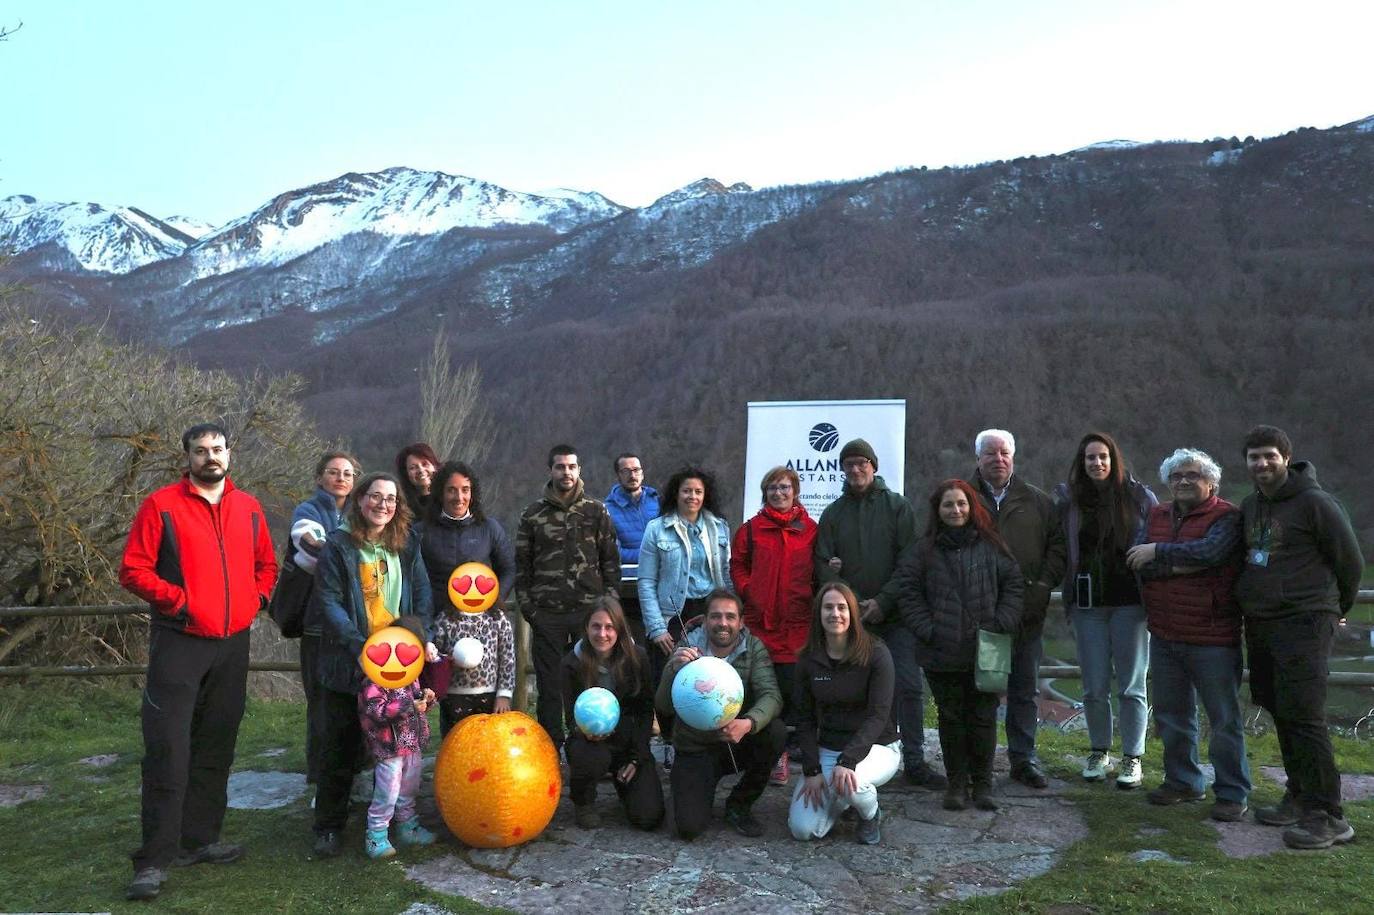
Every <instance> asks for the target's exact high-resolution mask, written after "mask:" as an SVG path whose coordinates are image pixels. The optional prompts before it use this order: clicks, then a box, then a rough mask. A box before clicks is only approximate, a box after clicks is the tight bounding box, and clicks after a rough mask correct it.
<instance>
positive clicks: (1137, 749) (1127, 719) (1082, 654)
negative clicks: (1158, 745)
mask: <svg viewBox="0 0 1374 915" xmlns="http://www.w3.org/2000/svg"><path fill="white" fill-rule="evenodd" d="M1072 619H1073V634H1074V640H1075V641H1076V642H1077V643H1078V666H1079V667H1080V668H1082V670H1083V713H1084V715H1085V717H1087V719H1088V739H1089V740H1090V741H1091V742H1092V748H1093V749H1094V750H1110V749H1111V747H1112V703H1111V699H1110V689H1111V683H1112V672H1113V670H1115V672H1116V685H1117V690H1118V692H1117V694H1116V696H1117V704H1118V706H1119V707H1120V712H1121V755H1123V756H1141V755H1143V754H1144V753H1145V728H1146V726H1147V724H1148V723H1149V717H1150V708H1149V705H1148V704H1147V703H1146V702H1145V674H1146V673H1147V672H1148V671H1149V668H1150V633H1149V630H1147V629H1146V628H1145V608H1144V607H1140V606H1135V607H1094V608H1093V609H1091V610H1083V609H1081V608H1080V609H1075V610H1074V611H1073V617H1072Z"/></svg>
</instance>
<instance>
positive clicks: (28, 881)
mask: <svg viewBox="0 0 1374 915" xmlns="http://www.w3.org/2000/svg"><path fill="white" fill-rule="evenodd" d="M42 686H43V688H42V689H40V688H39V687H38V686H35V685H29V686H24V687H21V686H14V685H9V686H2V687H0V784H5V785H24V784H42V785H46V786H47V788H48V793H47V795H46V796H45V797H43V798H42V799H40V800H37V801H32V802H29V803H25V804H21V805H19V806H17V807H8V808H0V834H3V835H4V837H5V838H4V844H3V853H2V854H0V910H3V911H166V912H197V913H200V912H207V911H226V912H234V913H255V912H302V913H307V912H331V913H333V912H366V913H369V915H389V913H396V912H400V911H402V910H404V909H405V908H406V907H407V906H409V905H411V904H412V903H415V902H429V903H433V904H436V905H438V906H442V907H443V908H445V909H448V910H449V911H452V912H460V913H462V912H481V911H490V910H487V909H484V908H482V907H480V906H476V905H474V904H472V903H468V902H466V901H464V900H460V899H458V898H455V897H451V896H445V895H442V894H438V893H432V892H429V891H427V890H425V889H424V888H423V887H421V886H420V885H418V884H416V883H412V882H410V881H408V880H407V879H406V878H405V875H404V872H403V866H404V865H403V863H401V862H413V861H417V860H422V859H425V858H428V857H431V856H437V855H443V854H446V853H447V851H448V849H446V848H445V847H443V846H440V847H437V848H434V849H424V850H414V849H409V850H405V851H403V852H402V854H401V857H400V859H399V860H397V859H393V860H392V861H391V862H386V863H372V862H367V861H366V860H365V859H363V858H362V856H361V852H360V850H358V849H352V848H350V849H346V851H345V854H344V855H342V856H341V857H340V858H338V859H336V860H333V861H312V860H309V859H308V857H307V856H308V852H309V846H310V841H311V837H310V811H309V809H308V808H307V807H306V804H305V802H304V801H299V802H297V803H295V804H292V805H290V806H287V807H284V808H280V809H277V810H230V811H229V814H228V819H227V823H226V828H225V836H226V838H228V839H231V840H233V841H238V842H242V843H243V844H245V845H246V846H247V847H248V850H249V854H248V856H247V857H246V858H245V859H244V860H243V861H241V862H239V863H237V864H234V865H229V866H219V867H217V866H214V865H200V866H198V867H195V868H192V869H189V870H184V871H182V870H176V871H172V873H171V878H170V880H169V881H168V883H167V885H166V887H165V892H164V895H163V896H162V897H161V898H159V899H158V900H156V901H154V902H153V903H151V904H147V903H138V904H135V903H127V902H125V901H124V898H123V893H124V888H125V885H126V884H127V882H128V880H129V878H130V875H131V874H130V867H129V859H128V854H129V852H130V851H131V850H132V849H133V848H134V847H135V846H136V845H137V843H138V835H139V827H138V783H139V757H140V754H141V741H140V737H139V731H138V693H137V692H136V691H135V690H132V689H130V688H129V687H128V686H127V685H120V686H87V685H80V684H70V683H55V682H54V681H48V682H46V683H44V684H43V685H42ZM59 690H60V692H59ZM302 716H303V710H302V707H301V706H299V705H296V704H292V703H286V702H271V701H254V702H251V703H250V706H249V710H248V714H247V716H246V717H245V719H244V723H243V728H242V731H241V733H240V737H239V745H238V746H239V751H238V759H237V762H236V768H237V769H258V770H264V769H277V770H282V771H294V772H300V771H303V766H304V759H303V755H302V751H301V733H302V730H303V720H302ZM931 724H932V726H933V717H932V718H931ZM1084 740H1085V738H1084V735H1082V734H1060V733H1058V732H1057V731H1054V730H1046V731H1042V740H1041V753H1042V756H1043V758H1044V760H1045V762H1046V764H1047V765H1048V766H1049V768H1050V769H1051V770H1052V771H1054V773H1055V774H1056V775H1059V776H1060V777H1062V778H1066V779H1068V780H1069V781H1070V784H1071V786H1072V787H1071V788H1070V791H1069V794H1068V799H1070V800H1072V801H1073V802H1075V803H1076V804H1077V805H1078V807H1079V809H1080V810H1081V811H1082V812H1083V815H1084V817H1085V819H1086V821H1087V822H1088V824H1089V827H1090V829H1091V835H1090V837H1089V838H1088V839H1087V840H1086V841H1083V842H1079V843H1078V844H1077V845H1075V846H1073V847H1071V848H1070V849H1069V850H1068V851H1067V853H1066V855H1065V857H1064V860H1063V861H1062V862H1061V864H1060V865H1059V866H1057V867H1056V868H1055V869H1054V870H1052V871H1051V872H1050V873H1048V874H1046V875H1045V876H1042V877H1038V878H1035V879H1033V880H1030V881H1028V882H1026V883H1024V884H1021V885H1020V886H1019V887H1018V888H1017V889H1015V890H1013V891H1011V892H1009V893H1006V894H1004V895H1002V896H997V897H991V898H982V899H975V900H970V901H967V902H963V903H957V904H953V905H950V906H948V907H947V908H946V909H945V911H949V912H956V913H964V912H968V913H1013V912H1046V913H1051V912H1052V913H1056V915H1070V913H1088V912H1093V913H1099V912H1100V913H1108V912H1168V913H1171V915H1177V913H1192V912H1197V913H1254V912H1265V913H1269V912H1276V913H1277V912H1309V911H1313V912H1316V911H1319V912H1323V913H1330V912H1369V911H1374V902H1371V900H1374V801H1362V802H1359V803H1354V804H1350V805H1349V806H1348V807H1347V812H1348V816H1349V819H1350V821H1351V822H1352V823H1353V824H1354V826H1355V829H1356V831H1357V833H1358V834H1359V840H1358V841H1357V842H1355V843H1354V844H1351V845H1347V846H1344V847H1342V848H1339V849H1337V850H1335V851H1332V852H1312V853H1282V854H1278V855H1273V856H1269V857H1264V858H1256V859H1250V860H1231V859H1229V858H1227V857H1226V856H1224V855H1223V854H1222V853H1221V852H1220V851H1219V850H1218V849H1217V845H1216V839H1217V836H1216V832H1215V831H1214V830H1213V829H1212V827H1211V826H1209V825H1208V823H1207V821H1206V820H1205V816H1206V805H1188V806H1186V807H1183V808H1153V807H1150V806H1149V805H1148V804H1147V803H1145V799H1144V796H1143V792H1135V793H1131V794H1126V793H1123V792H1119V791H1117V790H1115V789H1114V788H1110V787H1102V786H1087V785H1083V784H1082V783H1081V782H1078V781H1077V776H1076V767H1075V766H1074V765H1073V764H1072V763H1070V762H1068V761H1067V760H1065V757H1066V756H1067V755H1070V754H1080V755H1081V754H1082V753H1084V752H1085V751H1086V745H1085V743H1084ZM1336 745H1337V754H1338V759H1339V762H1340V765H1341V768H1342V771H1344V772H1351V773H1354V772H1359V773H1374V742H1370V741H1355V740H1350V739H1346V738H1337V740H1336ZM274 748H286V750H287V752H286V753H285V754H283V755H279V756H270V757H265V756H262V755H261V754H262V753H263V751H265V750H269V749H274ZM1249 750H1250V756H1251V763H1252V766H1253V767H1255V769H1256V770H1258V767H1259V766H1261V765H1276V764H1278V760H1279V755H1278V747H1277V743H1276V741H1275V738H1274V736H1273V735H1272V734H1265V735H1261V736H1258V737H1255V738H1254V739H1253V740H1252V741H1251V743H1250V745H1249ZM1159 752H1160V751H1159V744H1158V741H1155V740H1151V742H1150V744H1149V753H1148V755H1147V757H1146V760H1145V767H1146V780H1147V784H1148V785H1153V784H1156V783H1157V781H1158V776H1159V772H1160V759H1159ZM107 753H117V754H119V756H120V758H119V761H118V762H116V763H115V764H114V765H112V766H110V767H108V768H104V769H95V768H91V767H88V766H85V765H82V764H80V763H79V762H78V760H80V759H82V758H84V757H89V756H94V755H98V754H107ZM1256 775H1257V777H1256V781H1257V783H1258V785H1257V790H1256V794H1255V797H1254V801H1255V802H1256V803H1261V804H1262V803H1270V802H1272V801H1274V800H1276V799H1277V798H1278V796H1279V791H1278V790H1277V789H1276V788H1275V787H1274V786H1273V785H1272V784H1271V783H1269V782H1268V781H1267V780H1265V779H1263V778H1262V777H1258V772H1257V773H1256ZM1142 827H1157V828H1159V829H1161V830H1164V832H1162V833H1160V834H1158V835H1151V836H1146V837H1142V835H1141V832H1140V830H1141V829H1142ZM357 832H358V830H357V827H356V824H354V825H352V826H350V829H349V831H348V833H347V834H346V836H347V840H348V841H350V842H351V841H352V840H353V839H355V838H356V837H357ZM1145 848H1148V849H1158V850H1161V851H1164V852H1167V853H1169V854H1170V855H1172V856H1174V857H1176V858H1181V859H1186V860H1187V861H1190V862H1192V863H1191V864H1188V865H1180V864H1170V863H1155V862H1151V863H1144V864H1139V863H1135V862H1133V861H1130V860H1129V857H1128V856H1129V855H1130V854H1131V853H1132V852H1135V851H1138V850H1140V849H1145Z"/></svg>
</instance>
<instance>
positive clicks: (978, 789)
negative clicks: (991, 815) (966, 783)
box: [972, 779, 997, 810]
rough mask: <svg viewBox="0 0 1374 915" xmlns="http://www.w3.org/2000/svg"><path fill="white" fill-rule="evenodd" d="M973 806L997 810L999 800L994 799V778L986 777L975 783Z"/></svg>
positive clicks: (980, 808)
mask: <svg viewBox="0 0 1374 915" xmlns="http://www.w3.org/2000/svg"><path fill="white" fill-rule="evenodd" d="M972 797H973V806H974V807H977V808H978V809H979V810H996V809H997V802H996V801H994V800H993V799H992V780H991V779H986V780H982V779H980V780H979V781H975V782H974V783H973V791H972Z"/></svg>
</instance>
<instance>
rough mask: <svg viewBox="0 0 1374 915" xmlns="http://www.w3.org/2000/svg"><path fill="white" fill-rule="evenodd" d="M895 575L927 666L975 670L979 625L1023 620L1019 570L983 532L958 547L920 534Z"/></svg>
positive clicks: (997, 628) (1011, 626)
mask: <svg viewBox="0 0 1374 915" xmlns="http://www.w3.org/2000/svg"><path fill="white" fill-rule="evenodd" d="M893 581H894V582H895V583H896V584H897V606H898V607H899V608H900V609H901V613H902V622H903V623H904V624H905V625H906V627H907V628H908V629H910V630H911V631H912V632H914V633H915V634H916V659H917V661H918V662H919V663H920V665H921V666H922V667H924V668H926V669H928V670H936V671H962V670H972V669H973V658H974V654H975V652H976V650H977V646H978V630H979V629H988V630H991V631H993V632H1010V633H1014V632H1016V631H1017V628H1018V627H1019V626H1020V624H1021V601H1022V596H1023V592H1024V583H1023V579H1022V577H1021V570H1020V568H1019V567H1018V566H1017V564H1016V560H1014V559H1012V558H1011V557H1010V556H1008V555H1007V554H1005V553H1003V552H1002V551H1001V550H999V549H997V547H995V546H993V545H992V544H990V543H988V542H987V541H986V540H983V539H982V538H981V537H976V538H974V540H973V541H972V543H970V544H969V545H968V546H966V547H962V548H960V549H944V548H942V547H940V546H938V545H936V544H935V543H933V542H932V541H931V539H930V538H929V537H925V538H922V539H921V540H920V541H918V542H917V543H916V545H915V546H913V547H912V548H911V549H910V550H908V551H907V552H906V555H904V556H903V557H902V559H901V561H900V562H899V563H898V564H897V571H896V572H895V573H893Z"/></svg>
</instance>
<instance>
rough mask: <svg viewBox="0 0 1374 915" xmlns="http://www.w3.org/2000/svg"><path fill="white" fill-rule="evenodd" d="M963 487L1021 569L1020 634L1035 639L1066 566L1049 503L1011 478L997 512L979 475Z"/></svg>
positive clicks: (1055, 513)
mask: <svg viewBox="0 0 1374 915" xmlns="http://www.w3.org/2000/svg"><path fill="white" fill-rule="evenodd" d="M967 482H968V484H969V485H970V486H972V487H973V488H974V489H976V490H977V491H978V495H979V496H981V497H982V500H983V505H984V507H986V508H987V510H988V511H989V512H990V513H991V514H992V517H993V518H995V519H996V520H997V533H999V534H1001V535H1002V539H1003V540H1005V541H1006V542H1007V548H1008V549H1010V550H1011V555H1013V556H1015V557H1016V564H1017V565H1018V566H1020V567H1021V575H1022V577H1023V578H1024V579H1025V582H1026V593H1025V606H1024V608H1023V610H1022V612H1021V632H1022V633H1023V634H1025V635H1038V634H1039V633H1040V632H1041V630H1042V629H1043V628H1044V626H1045V611H1046V608H1047V607H1048V606H1049V602H1050V591H1051V590H1053V588H1054V586H1055V585H1056V584H1058V583H1059V582H1061V581H1063V580H1064V565H1065V563H1066V562H1068V545H1067V544H1066V543H1065V542H1064V527H1063V525H1061V524H1060V523H1059V512H1058V511H1056V510H1055V507H1054V499H1052V498H1050V494H1049V493H1047V492H1045V491H1044V490H1042V489H1039V488H1037V487H1035V486H1032V485H1031V484H1029V483H1027V482H1026V481H1025V480H1023V479H1021V478H1020V477H1019V476H1017V475H1016V474H1012V477H1011V486H1010V488H1009V489H1008V490H1007V494H1006V495H1005V496H1003V497H1002V506H1001V508H1000V509H999V508H998V507H997V503H996V502H994V501H993V498H992V496H991V495H990V494H989V493H988V488H987V484H986V483H984V482H983V475H982V474H981V473H979V472H978V471H977V470H975V471H973V476H971V477H969V478H968V481H967Z"/></svg>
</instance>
